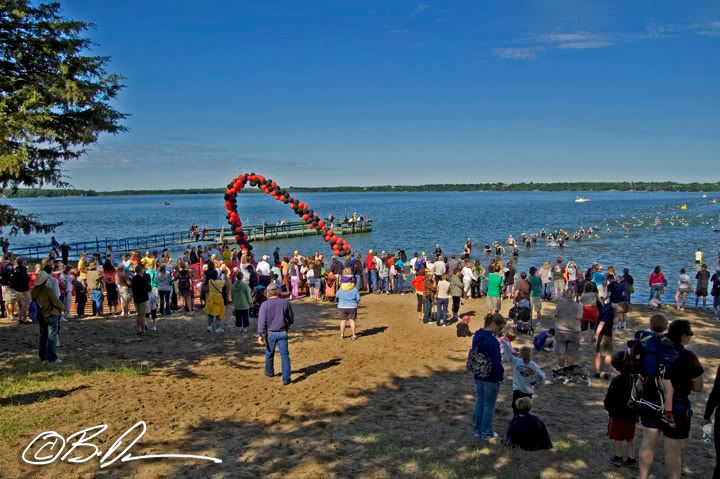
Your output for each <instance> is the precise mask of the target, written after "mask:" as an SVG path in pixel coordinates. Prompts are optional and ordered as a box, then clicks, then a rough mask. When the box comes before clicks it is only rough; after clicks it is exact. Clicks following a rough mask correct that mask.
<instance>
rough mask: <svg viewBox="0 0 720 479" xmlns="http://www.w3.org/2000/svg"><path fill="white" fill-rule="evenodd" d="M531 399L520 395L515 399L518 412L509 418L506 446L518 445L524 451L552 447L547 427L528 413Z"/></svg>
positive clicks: (531, 402)
mask: <svg viewBox="0 0 720 479" xmlns="http://www.w3.org/2000/svg"><path fill="white" fill-rule="evenodd" d="M532 406H533V401H532V399H530V398H529V397H522V398H520V399H518V400H517V405H513V407H517V411H518V414H517V415H515V416H513V418H512V419H511V420H510V425H509V426H508V430H507V433H506V434H505V445H506V446H508V447H519V448H520V449H523V450H525V451H540V450H543V449H552V441H551V440H550V435H549V434H548V430H547V427H545V423H544V422H542V420H541V419H540V418H539V417H537V416H535V415H533V414H530V411H531V410H532Z"/></svg>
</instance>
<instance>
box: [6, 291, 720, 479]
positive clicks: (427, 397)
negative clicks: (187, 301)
mask: <svg viewBox="0 0 720 479" xmlns="http://www.w3.org/2000/svg"><path fill="white" fill-rule="evenodd" d="M414 304H415V298H414V295H413V294H405V295H402V296H384V295H383V296H377V295H373V296H364V297H363V302H362V306H361V309H360V311H359V328H360V330H361V333H360V338H359V339H358V340H357V341H355V342H353V341H350V339H345V340H344V341H341V340H340V338H339V333H338V328H337V320H336V319H335V309H334V307H333V305H331V304H329V303H325V304H317V303H311V302H308V301H307V300H301V301H299V302H296V303H294V307H295V312H296V324H295V327H294V328H293V330H292V332H291V339H290V354H291V358H292V369H293V384H291V385H289V386H286V387H284V386H282V382H281V380H280V378H279V377H276V378H273V379H269V378H266V377H265V376H264V375H263V355H262V353H263V350H262V348H260V347H259V346H257V345H256V344H255V336H254V335H242V334H240V333H239V332H237V331H235V329H234V327H233V326H230V327H226V331H227V333H226V334H225V335H223V336H220V335H209V334H207V333H206V332H205V328H204V325H205V316H204V315H203V314H202V313H198V312H196V313H195V315H194V316H193V317H190V316H187V315H174V316H173V317H172V318H171V319H164V320H161V321H160V322H159V331H158V332H157V333H155V334H152V335H148V336H146V337H136V336H135V335H134V334H133V321H134V320H133V319H128V320H124V319H86V320H81V321H77V320H72V321H70V322H67V323H63V324H62V332H61V338H62V348H61V349H60V355H61V357H62V358H63V360H64V361H65V363H64V364H63V366H60V367H57V368H50V367H43V366H40V365H39V364H38V363H37V358H36V356H35V348H36V338H37V327H35V326H25V325H17V324H14V323H10V322H8V321H6V320H2V321H0V343H1V344H2V347H1V348H0V351H2V353H0V368H2V378H3V379H2V383H1V384H2V390H0V426H1V428H0V445H1V446H2V449H3V454H2V455H0V471H2V473H1V474H0V475H1V476H2V477H4V478H20V477H112V478H115V477H117V478H120V477H138V478H140V477H142V478H150V477H187V478H206V477H212V478H236V477H248V478H250V477H277V478H280V477H293V478H316V477H318V478H325V477H328V478H335V477H337V478H350V477H370V478H390V477H413V478H415V477H429V478H465V477H499V478H513V477H517V478H534V477H542V478H565V477H581V476H582V477H587V478H590V477H593V478H595V477H597V478H615V477H618V478H619V477H628V478H629V477H635V476H636V475H637V470H629V469H616V468H614V467H612V466H611V465H609V463H608V459H609V457H610V455H611V454H610V443H609V442H608V441H607V439H606V437H605V433H606V427H607V415H606V413H605V411H604V409H603V407H602V400H603V398H604V395H605V391H606V388H607V382H606V381H604V380H594V381H593V384H592V386H591V387H588V386H587V385H573V384H571V385H562V384H553V385H539V386H538V387H537V389H536V401H535V410H534V412H535V413H537V414H538V415H539V416H540V417H541V418H543V419H544V420H545V422H546V424H547V426H548V429H549V431H550V434H551V437H552V440H553V442H554V449H553V450H551V451H547V452H537V453H524V452H519V451H511V450H508V449H506V448H505V447H504V446H502V445H501V444H499V443H498V444H492V445H488V444H486V443H481V442H479V441H478V440H477V439H475V438H474V437H473V434H472V429H471V414H472V406H473V401H474V393H473V391H474V390H473V382H472V378H471V376H470V375H469V373H467V372H466V371H465V359H466V357H467V351H468V348H469V344H470V338H462V339H461V338H457V337H456V335H455V328H454V326H451V327H445V328H442V327H435V326H424V325H422V324H421V323H420V322H419V321H418V320H417V318H416V313H415V311H414ZM553 311H554V305H553V304H552V303H544V309H543V314H544V319H543V321H542V328H547V327H550V326H551V325H552V321H551V319H550V318H551V315H552V312H553ZM485 312H486V307H485V300H484V299H482V300H466V301H463V305H462V308H461V313H467V314H472V315H473V316H474V320H473V322H472V324H471V329H472V330H473V331H474V330H476V329H477V328H479V327H480V325H481V318H482V316H483V315H484V314H485ZM504 312H505V313H506V312H507V305H505V308H504ZM229 313H230V311H229V310H228V315H227V317H228V318H230V317H231V315H230V314H229ZM673 313H674V311H668V315H669V316H670V317H671V318H672V317H673ZM648 316H649V315H648V310H645V309H643V308H641V307H634V308H633V311H632V312H631V314H630V316H629V319H630V323H629V326H630V327H631V328H633V329H634V328H636V327H638V326H640V325H645V323H646V320H647V319H646V318H647V317H648ZM682 316H683V317H684V318H687V319H690V320H691V321H692V323H693V328H694V331H695V337H694V338H693V341H692V342H691V344H690V346H689V348H690V349H692V350H693V351H695V352H696V353H697V354H698V356H699V357H700V359H701V362H702V364H703V367H704V368H705V381H706V383H705V384H706V389H705V392H704V393H702V394H693V395H692V396H691V400H692V401H693V408H694V413H695V414H694V419H693V425H692V430H691V438H690V440H689V441H688V445H687V448H686V450H685V453H684V461H685V462H684V469H685V476H686V477H698V478H700V477H709V476H710V474H711V473H712V468H713V463H714V460H713V456H714V453H713V450H712V445H711V444H704V443H703V442H702V439H701V435H702V434H701V418H702V411H703V408H704V405H705V401H706V398H707V394H708V393H709V389H710V386H711V384H712V380H713V379H714V375H715V371H716V368H717V366H718V363H719V361H720V350H719V349H718V348H717V344H718V336H719V334H718V330H717V323H716V322H715V321H714V320H713V319H711V317H710V315H708V314H704V313H702V314H696V313H694V312H686V313H682ZM254 324H255V323H254V320H253V322H252V325H253V326H254ZM630 335H631V330H626V331H619V332H617V333H616V335H615V346H616V348H617V347H619V345H620V344H621V342H624V341H625V340H627V339H628V338H629V337H630ZM530 339H531V338H530V337H528V336H522V335H521V336H520V337H519V338H518V339H517V340H516V342H515V346H516V347H518V346H521V345H524V344H529V343H530ZM592 353H594V351H592ZM592 357H593V354H591V347H590V345H588V344H585V345H583V346H582V355H581V360H580V361H578V362H579V363H582V364H585V365H588V366H590V365H591V360H592ZM535 359H536V361H537V362H538V363H539V364H540V366H541V367H542V368H543V369H544V371H545V372H546V373H547V374H550V373H551V369H552V368H553V367H554V365H555V358H554V356H553V355H552V354H551V353H537V354H536V356H535ZM276 361H277V365H278V366H277V372H278V373H279V358H277V359H276ZM506 369H507V370H508V371H507V374H508V375H507V376H506V380H505V382H504V383H503V385H502V387H501V392H500V397H499V399H498V409H497V412H496V416H495V429H496V430H497V431H498V432H500V433H504V431H505V428H506V425H507V422H508V421H509V419H510V417H511V414H512V412H511V409H510V403H509V396H510V395H511V394H512V391H511V381H510V377H509V374H510V372H509V368H506ZM139 420H144V421H146V422H147V428H148V429H147V432H146V434H145V436H144V437H143V438H142V439H141V440H140V441H139V442H138V443H137V444H136V445H135V446H134V447H133V448H132V453H133V454H134V455H135V456H140V455H145V454H158V453H182V454H198V455H208V456H213V457H217V458H220V459H222V461H223V462H222V463H221V464H213V463H210V462H205V461H189V460H171V459H157V460H139V461H133V462H128V463H120V462H116V463H115V464H113V465H111V466H109V467H107V468H104V469H101V468H100V465H99V461H98V460H96V459H93V460H91V461H89V462H87V463H85V464H69V463H67V462H65V463H62V462H61V461H59V460H58V461H56V462H54V463H53V464H49V465H45V466H30V465H27V464H24V463H23V462H22V460H21V453H22V451H23V449H24V448H25V446H26V445H27V444H28V443H29V442H30V441H31V440H32V439H33V437H35V435H37V434H38V433H40V432H42V431H45V430H53V431H57V432H58V433H60V434H61V435H63V436H65V437H67V436H69V435H70V434H72V433H74V432H76V431H79V430H81V429H84V428H87V427H90V426H94V425H98V424H107V425H108V430H107V431H106V432H105V433H103V434H102V435H101V436H99V437H98V438H96V439H95V440H94V441H95V444H96V445H97V446H98V447H99V448H100V449H101V450H106V449H107V448H109V447H110V445H111V444H112V443H113V442H114V441H115V439H116V438H117V437H118V436H119V435H120V434H122V433H123V432H124V431H126V430H127V429H128V428H129V427H130V426H132V425H133V424H135V423H136V422H137V421H139ZM640 429H641V428H638V433H637V435H636V439H637V440H638V441H639V439H640V437H641V432H640ZM68 448H69V446H67V447H66V450H67V449H68ZM78 452H81V451H80V450H79V451H78ZM82 452H88V451H87V450H86V451H82ZM660 456H661V455H660ZM654 474H655V477H664V471H663V469H662V463H661V458H660V459H659V460H656V463H655V465H654Z"/></svg>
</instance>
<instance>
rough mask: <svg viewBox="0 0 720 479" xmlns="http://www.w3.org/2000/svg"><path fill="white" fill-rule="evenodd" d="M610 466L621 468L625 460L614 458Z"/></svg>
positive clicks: (618, 457)
mask: <svg viewBox="0 0 720 479" xmlns="http://www.w3.org/2000/svg"><path fill="white" fill-rule="evenodd" d="M610 464H612V465H613V466H615V467H621V466H622V465H623V458H622V457H620V456H613V457H612V459H610Z"/></svg>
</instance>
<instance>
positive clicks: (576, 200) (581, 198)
mask: <svg viewBox="0 0 720 479" xmlns="http://www.w3.org/2000/svg"><path fill="white" fill-rule="evenodd" d="M588 201H590V198H583V197H582V196H578V197H577V198H575V203H587V202H588Z"/></svg>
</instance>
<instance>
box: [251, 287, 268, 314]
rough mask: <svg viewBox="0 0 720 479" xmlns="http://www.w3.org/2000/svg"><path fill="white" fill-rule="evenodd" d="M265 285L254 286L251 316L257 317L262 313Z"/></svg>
mask: <svg viewBox="0 0 720 479" xmlns="http://www.w3.org/2000/svg"><path fill="white" fill-rule="evenodd" d="M265 299H266V297H265V286H262V285H260V284H258V285H257V286H255V288H253V292H252V300H253V302H252V306H250V317H251V318H257V317H258V314H259V313H260V305H261V304H263V303H264V302H265Z"/></svg>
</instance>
